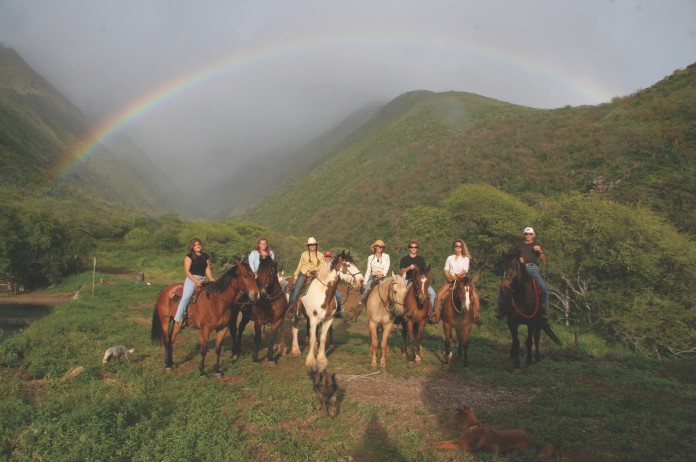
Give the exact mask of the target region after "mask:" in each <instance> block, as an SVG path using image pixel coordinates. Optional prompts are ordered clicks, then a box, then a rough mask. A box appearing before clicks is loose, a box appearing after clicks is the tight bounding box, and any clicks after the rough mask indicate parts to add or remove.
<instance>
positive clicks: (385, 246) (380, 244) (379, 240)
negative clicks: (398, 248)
mask: <svg viewBox="0 0 696 462" xmlns="http://www.w3.org/2000/svg"><path fill="white" fill-rule="evenodd" d="M377 246H380V247H382V248H383V249H386V248H387V245H386V244H385V243H384V241H383V240H382V239H377V240H376V241H375V242H374V243H373V244H372V245H371V246H370V248H371V249H372V251H373V252H374V251H375V247H377Z"/></svg>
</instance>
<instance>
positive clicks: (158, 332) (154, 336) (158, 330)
mask: <svg viewBox="0 0 696 462" xmlns="http://www.w3.org/2000/svg"><path fill="white" fill-rule="evenodd" d="M150 339H151V340H152V341H153V342H154V343H156V344H158V345H164V331H163V330H162V323H161V322H160V318H159V313H158V312H157V304H155V310H154V311H153V312H152V330H151V331H150Z"/></svg>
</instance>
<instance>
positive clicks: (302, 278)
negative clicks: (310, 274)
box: [290, 273, 307, 305]
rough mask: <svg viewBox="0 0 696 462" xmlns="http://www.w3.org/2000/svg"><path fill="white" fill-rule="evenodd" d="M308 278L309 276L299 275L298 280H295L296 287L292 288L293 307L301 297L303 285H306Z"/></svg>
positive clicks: (291, 300) (291, 302) (291, 301)
mask: <svg viewBox="0 0 696 462" xmlns="http://www.w3.org/2000/svg"><path fill="white" fill-rule="evenodd" d="M306 278H307V276H305V275H304V274H302V273H300V274H298V275H297V279H296V280H295V287H293V288H292V293H291V294H290V304H291V305H292V304H293V303H295V301H296V300H297V297H298V296H299V295H300V290H302V284H304V281H305V279H306Z"/></svg>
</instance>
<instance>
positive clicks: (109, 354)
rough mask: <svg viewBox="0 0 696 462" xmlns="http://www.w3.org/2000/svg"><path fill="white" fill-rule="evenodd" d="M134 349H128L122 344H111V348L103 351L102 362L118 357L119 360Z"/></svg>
mask: <svg viewBox="0 0 696 462" xmlns="http://www.w3.org/2000/svg"><path fill="white" fill-rule="evenodd" d="M134 351H135V349H134V348H131V349H130V350H129V349H128V348H126V347H124V346H123V345H118V346H112V347H111V348H109V349H107V350H106V351H105V352H104V358H103V359H102V363H103V364H106V363H107V362H109V361H111V360H112V359H118V360H119V361H120V360H121V358H123V357H126V356H128V355H129V354H131V353H133V352H134Z"/></svg>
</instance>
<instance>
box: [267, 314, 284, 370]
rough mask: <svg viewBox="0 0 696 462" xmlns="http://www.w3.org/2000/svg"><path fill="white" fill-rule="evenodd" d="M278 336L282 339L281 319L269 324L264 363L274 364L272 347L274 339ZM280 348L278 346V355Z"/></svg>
mask: <svg viewBox="0 0 696 462" xmlns="http://www.w3.org/2000/svg"><path fill="white" fill-rule="evenodd" d="M278 335H280V336H281V338H282V337H283V318H282V317H281V318H280V319H278V320H277V321H276V322H274V323H273V324H271V330H270V332H268V351H267V352H266V361H268V362H275V356H274V355H273V347H274V346H275V343H276V339H277V338H278ZM280 350H281V347H280V345H279V346H278V353H280Z"/></svg>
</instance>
